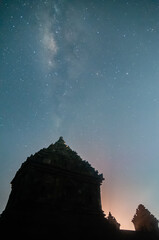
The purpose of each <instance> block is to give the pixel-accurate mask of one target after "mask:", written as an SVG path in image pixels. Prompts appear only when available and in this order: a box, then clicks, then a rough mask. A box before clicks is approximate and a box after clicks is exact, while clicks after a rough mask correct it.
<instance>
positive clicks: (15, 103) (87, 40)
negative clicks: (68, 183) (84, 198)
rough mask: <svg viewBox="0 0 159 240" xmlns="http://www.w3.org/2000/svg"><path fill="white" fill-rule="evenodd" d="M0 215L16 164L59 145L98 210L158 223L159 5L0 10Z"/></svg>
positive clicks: (84, 1)
mask: <svg viewBox="0 0 159 240" xmlns="http://www.w3.org/2000/svg"><path fill="white" fill-rule="evenodd" d="M0 56H1V57H0V211H3V209H4V207H5V205H6V202H7V199H8V195H9V193H10V181H11V180H12V178H13V177H14V175H15V173H16V171H17V170H18V168H19V167H20V166H21V164H22V162H24V161H25V160H26V158H27V157H28V156H30V155H31V154H34V153H35V152H37V151H38V150H40V149H41V148H43V147H47V146H48V145H50V144H51V143H52V142H53V143H54V142H55V141H56V140H58V138H59V136H63V137H64V139H65V141H66V143H67V144H68V145H69V146H70V147H71V148H72V149H73V150H75V151H77V152H78V154H79V155H80V156H81V157H82V158H83V159H86V160H87V161H89V162H90V163H91V164H92V166H93V167H95V168H96V169H98V170H99V172H101V173H103V174H104V177H105V181H104V183H103V185H102V206H103V210H104V211H105V213H106V214H108V212H109V211H111V212H112V215H114V216H115V217H116V219H117V220H118V221H119V222H120V223H121V228H129V229H130V228H133V225H132V224H131V219H132V217H133V215H134V213H135V210H136V208H137V206H138V204H140V203H142V204H144V205H145V206H146V207H147V208H148V209H149V210H150V211H151V212H152V213H153V214H154V215H155V216H156V217H157V218H159V191H158V186H159V174H158V172H159V1H157V0H133V1H130V0H129V1H125V0H103V1H102V0H98V1H97V0H80V1H78V0H72V1H71V0H56V1H54V0H32V1H26V0H14V1H13V0H6V1H5V0H1V1H0Z"/></svg>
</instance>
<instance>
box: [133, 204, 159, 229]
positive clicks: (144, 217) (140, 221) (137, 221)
mask: <svg viewBox="0 0 159 240" xmlns="http://www.w3.org/2000/svg"><path fill="white" fill-rule="evenodd" d="M132 222H133V224H134V226H135V230H136V231H145V232H155V231H158V222H159V221H158V220H157V218H155V216H154V215H152V214H151V213H150V211H149V210H148V209H146V208H145V206H144V205H142V204H140V205H139V206H138V208H137V209H136V213H135V215H134V217H133V219H132Z"/></svg>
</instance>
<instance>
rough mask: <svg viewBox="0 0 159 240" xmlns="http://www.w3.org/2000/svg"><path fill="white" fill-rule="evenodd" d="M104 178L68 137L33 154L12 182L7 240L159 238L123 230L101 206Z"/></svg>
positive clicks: (1, 227) (3, 220)
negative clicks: (80, 155)
mask: <svg viewBox="0 0 159 240" xmlns="http://www.w3.org/2000/svg"><path fill="white" fill-rule="evenodd" d="M103 180H104V178H103V175H102V174H99V173H98V171H96V170H95V169H94V168H93V167H92V166H91V165H90V164H89V163H88V162H87V161H84V160H82V159H81V158H80V157H79V156H78V154H77V153H76V152H74V151H72V150H71V149H70V147H68V146H67V145H66V144H65V142H64V140H63V138H62V137H60V139H59V140H58V141H57V142H56V143H55V144H51V145H50V146H49V147H48V148H44V149H42V150H40V151H39V152H37V153H35V154H34V155H31V156H30V157H29V158H27V160H26V161H25V162H24V163H23V164H22V166H21V168H20V169H19V170H18V172H17V173H16V175H15V177H14V179H13V180H12V182H11V184H12V190H11V193H10V196H9V199H8V203H7V205H6V208H5V210H4V211H3V213H2V214H1V217H0V232H1V235H3V236H4V237H5V239H12V238H15V239H35V240H39V239H44V240H47V239H64V238H69V239H90V238H93V239H95V238H96V239H99V238H102V239H134V240H137V239H143V240H144V239H145V240H146V239H152V240H153V239H154V240H156V239H159V235H158V231H151V232H144V231H139V232H137V231H136V232H135V231H121V230H119V227H120V224H119V223H117V221H116V219H115V218H114V217H113V216H112V215H111V213H110V214H109V216H108V217H107V218H106V217H105V214H104V213H103V211H102V207H101V197H100V185H101V184H102V181H103Z"/></svg>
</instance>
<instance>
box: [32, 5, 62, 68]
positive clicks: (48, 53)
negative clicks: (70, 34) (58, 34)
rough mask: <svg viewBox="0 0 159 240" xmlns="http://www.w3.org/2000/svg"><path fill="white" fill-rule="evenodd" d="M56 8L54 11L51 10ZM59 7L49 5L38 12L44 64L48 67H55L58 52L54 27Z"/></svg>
mask: <svg viewBox="0 0 159 240" xmlns="http://www.w3.org/2000/svg"><path fill="white" fill-rule="evenodd" d="M50 9H54V13H53V14H52V13H51V12H50ZM56 12H57V7H56V9H55V6H54V7H53V8H52V6H50V7H49V6H48V8H46V9H45V11H40V12H38V14H36V18H37V22H38V24H39V33H40V36H39V38H40V42H41V44H42V45H41V46H42V59H43V64H44V65H46V66H47V67H48V68H54V67H55V56H56V54H57V52H58V45H57V42H56V39H55V36H54V32H53V31H54V27H55V21H56V15H57V13H56Z"/></svg>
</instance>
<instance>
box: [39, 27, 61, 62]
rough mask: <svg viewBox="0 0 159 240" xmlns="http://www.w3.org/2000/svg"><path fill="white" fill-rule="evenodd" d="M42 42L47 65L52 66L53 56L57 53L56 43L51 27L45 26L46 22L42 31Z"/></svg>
mask: <svg viewBox="0 0 159 240" xmlns="http://www.w3.org/2000/svg"><path fill="white" fill-rule="evenodd" d="M42 42H43V46H44V50H45V54H46V55H45V56H46V58H47V63H48V66H49V67H54V66H55V60H54V58H55V56H56V54H57V51H58V47H57V43H56V41H55V38H54V35H53V33H52V31H51V27H49V26H47V24H46V27H45V29H44V32H43V40H42Z"/></svg>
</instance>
